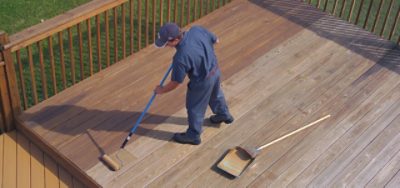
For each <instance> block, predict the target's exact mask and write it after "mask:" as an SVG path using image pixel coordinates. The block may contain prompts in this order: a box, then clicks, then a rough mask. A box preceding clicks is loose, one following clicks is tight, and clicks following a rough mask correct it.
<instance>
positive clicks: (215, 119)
mask: <svg viewBox="0 0 400 188" xmlns="http://www.w3.org/2000/svg"><path fill="white" fill-rule="evenodd" d="M233 120H234V119H233V117H232V116H231V115H229V116H228V117H226V116H222V115H212V116H210V121H211V123H215V124H220V123H222V122H224V123H226V124H231V123H232V122H233Z"/></svg>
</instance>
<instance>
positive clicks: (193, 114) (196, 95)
mask: <svg viewBox="0 0 400 188" xmlns="http://www.w3.org/2000/svg"><path fill="white" fill-rule="evenodd" d="M208 105H210V108H211V110H212V112H213V113H214V114H217V115H223V116H227V117H228V116H230V114H229V110H228V107H227V105H226V101H225V97H224V93H223V92H222V89H221V83H220V72H219V71H216V73H215V74H214V75H212V76H209V77H208V78H206V79H205V80H204V81H201V82H191V81H190V82H189V84H188V89H187V93H186V109H187V113H188V122H189V128H188V129H187V131H186V133H187V134H188V136H190V137H192V138H196V137H200V134H201V132H202V127H203V122H204V115H205V112H206V110H207V106H208Z"/></svg>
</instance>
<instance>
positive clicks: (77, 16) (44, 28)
mask: <svg viewBox="0 0 400 188" xmlns="http://www.w3.org/2000/svg"><path fill="white" fill-rule="evenodd" d="M127 1H128V0H94V1H91V2H89V3H87V4H84V5H82V6H79V7H77V8H75V9H72V10H70V11H68V12H66V13H64V14H61V15H59V16H56V17H54V18H52V19H49V20H47V21H45V22H43V23H40V24H37V25H35V26H32V27H30V28H28V29H26V30H23V31H21V32H19V33H16V34H14V35H12V36H10V43H8V44H6V45H5V46H4V47H5V49H8V48H11V52H15V51H17V50H19V49H21V48H24V47H27V46H28V45H31V44H33V43H35V42H38V41H41V40H43V39H46V38H47V37H49V36H51V35H54V34H56V33H58V32H60V31H63V30H65V29H68V28H69V27H71V26H74V25H76V24H78V23H80V22H82V21H85V20H87V19H89V18H91V17H93V16H96V15H98V14H100V13H102V12H104V11H106V10H109V9H111V8H114V7H117V6H119V5H121V4H123V3H125V2H127Z"/></svg>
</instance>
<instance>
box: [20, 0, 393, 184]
mask: <svg viewBox="0 0 400 188" xmlns="http://www.w3.org/2000/svg"><path fill="white" fill-rule="evenodd" d="M182 2H183V3H180V4H178V3H177V1H172V2H170V1H168V3H171V6H175V7H176V8H175V12H174V14H173V15H169V16H173V17H174V19H175V20H176V21H178V20H179V19H182V17H178V16H180V15H179V14H178V13H183V14H186V13H187V12H188V11H189V9H188V8H190V7H189V6H192V5H196V4H192V3H196V2H197V1H195V2H193V1H192V3H190V5H189V3H187V2H188V1H182ZM335 2H337V1H335ZM141 3H143V4H141ZM204 3H207V4H209V3H210V5H211V7H210V6H209V5H207V6H208V7H205V8H206V10H207V12H209V11H210V10H211V9H212V8H214V7H217V6H219V5H220V3H221V1H218V2H214V4H213V5H212V4H211V1H200V5H203V4H204ZM321 3H324V2H321ZM348 3H350V4H351V2H348ZM139 4H140V5H139V6H142V5H144V6H142V7H143V8H144V9H143V10H144V11H145V12H143V14H147V15H150V14H152V13H153V14H154V13H155V12H158V10H157V8H158V7H149V5H148V3H147V1H146V2H140V1H139ZM204 5H205V4H204ZM204 5H203V6H204ZM325 5H326V2H325V4H321V6H325ZM335 6H336V5H335ZM150 8H151V10H150ZM153 8H154V9H153ZM336 9H337V10H336V11H341V10H339V9H340V7H339V5H337V6H336ZM354 9H357V8H355V7H354V8H353V11H357V10H354ZM136 11H137V12H139V14H138V18H140V16H141V14H142V13H141V9H140V8H139V9H138V10H135V12H136ZM150 11H152V12H150ZM190 11H193V10H190ZM200 14H202V12H201V11H200ZM169 16H167V17H169ZM167 19H169V18H167ZM149 21H150V20H143V24H145V25H143V24H142V26H141V27H143V28H142V29H145V30H147V31H149V33H148V34H147V35H146V36H145V40H143V41H142V42H143V43H149V42H150V41H149V40H151V37H152V36H151V34H154V25H152V27H153V28H149V27H151V26H150V24H151V23H149ZM186 21H187V20H181V21H180V22H181V23H180V24H183V22H186ZM140 22H141V21H139V22H138V24H139V25H140V24H141V23H140ZM178 22H179V21H178ZM194 24H199V25H203V26H205V27H206V28H208V29H209V30H210V31H212V32H213V33H215V34H216V35H217V36H218V38H219V39H220V41H221V42H220V43H219V44H218V45H216V46H215V50H216V54H217V57H218V61H219V67H220V69H221V71H222V77H221V80H222V88H223V90H224V93H225V96H226V99H227V102H228V104H229V107H230V111H231V113H232V114H233V115H234V117H235V122H234V123H233V124H232V125H225V124H221V125H212V124H210V123H209V122H208V120H206V121H205V125H204V131H203V134H202V144H201V145H199V146H191V145H181V144H177V143H175V142H173V141H171V138H172V136H173V133H175V132H182V131H185V130H186V128H187V119H186V109H185V101H184V99H185V90H186V88H185V84H186V83H187V81H186V82H185V83H184V84H182V86H181V87H179V88H178V89H176V90H175V91H173V92H171V93H169V94H165V95H160V96H157V98H156V100H155V101H154V103H153V104H152V107H151V108H150V110H149V111H148V114H147V115H146V116H145V118H144V120H143V122H142V123H141V125H140V127H139V128H138V130H137V132H136V133H135V134H134V136H133V138H132V139H131V141H130V142H129V143H128V145H127V146H126V148H125V150H124V151H123V152H124V156H127V157H124V164H123V166H122V169H120V170H119V171H117V172H112V171H110V170H109V169H107V168H106V167H105V166H104V164H103V163H101V162H100V161H99V160H98V158H99V156H101V155H102V154H104V153H107V154H109V155H111V156H117V155H118V153H119V152H121V151H120V150H119V146H120V144H121V143H122V141H123V138H125V136H126V135H127V133H128V130H129V129H130V128H131V127H132V125H133V123H134V122H135V120H136V119H137V118H138V116H139V115H140V113H141V111H142V110H143V109H144V107H145V105H146V103H147V102H148V99H149V98H150V96H151V93H152V91H153V89H154V87H155V86H156V85H157V84H158V83H159V80H160V79H161V77H162V75H163V74H164V72H165V70H166V69H167V67H168V65H169V63H170V62H171V58H172V56H173V55H174V50H173V49H169V48H165V49H162V50H159V49H155V48H154V47H152V46H150V47H146V48H144V49H142V50H141V51H140V52H138V53H135V54H133V56H128V57H127V58H126V59H123V60H122V61H120V62H119V63H117V64H115V65H113V66H112V67H110V68H109V69H106V70H103V71H101V72H99V73H97V74H95V75H93V76H92V77H90V78H89V79H86V80H84V81H82V82H80V83H79V84H76V85H74V86H72V87H71V88H68V89H66V90H65V91H63V92H61V93H59V94H58V95H56V96H53V97H51V98H50V99H48V100H46V101H45V102H43V103H40V104H38V105H36V106H34V107H32V108H30V109H28V110H27V111H25V113H24V114H22V115H21V116H19V119H20V121H21V122H24V125H25V126H26V129H27V130H31V131H32V132H33V133H34V134H35V135H37V136H40V138H41V139H43V140H45V141H46V143H48V144H49V147H50V146H51V148H52V149H54V150H56V151H57V152H58V153H60V154H62V156H63V158H64V159H65V160H68V161H71V162H73V164H74V165H75V167H79V168H80V170H82V171H84V172H86V175H88V176H90V177H91V178H93V179H94V180H95V181H96V183H98V184H99V185H102V186H105V187H131V186H132V185H134V186H138V187H143V186H148V187H162V186H165V187H204V186H210V187H246V186H249V187H266V186H272V187H287V186H289V187H306V186H324V185H325V186H358V185H362V186H371V187H374V186H375V185H378V186H382V185H386V184H388V185H395V183H397V181H398V170H399V163H398V158H399V150H400V148H399V146H398V144H396V143H398V141H399V139H400V138H399V135H400V134H399V133H400V132H399V130H398V128H399V127H398V126H397V125H398V121H399V114H400V111H399V107H400V76H399V74H400V70H399V68H398V67H399V63H398V62H400V53H399V50H398V49H397V48H395V45H394V44H393V43H390V42H388V41H386V40H384V39H381V38H378V37H377V36H374V35H373V34H371V33H369V32H368V31H365V30H362V29H361V28H358V27H355V26H354V25H352V24H349V23H347V22H346V21H344V20H339V19H336V18H334V17H333V16H330V15H327V14H325V13H322V12H321V11H320V10H318V9H316V8H312V7H311V6H308V5H305V4H302V3H300V2H299V1H294V0H282V1H273V0H250V1H245V0H236V1H233V2H231V3H229V4H227V5H226V6H224V7H222V8H221V9H219V10H217V11H212V12H210V14H209V15H207V16H206V17H204V18H201V19H199V20H197V21H196V22H195V23H194ZM156 26H157V25H156ZM141 27H139V28H138V29H140V28H141ZM189 27H190V26H188V27H186V28H184V29H185V30H186V29H189ZM153 36H154V35H153ZM149 38H150V39H149ZM130 42H131V43H132V41H130ZM138 42H139V43H138V45H140V41H138ZM135 44H136V43H135ZM139 48H140V46H139ZM327 114H331V115H332V117H331V118H330V119H329V120H327V121H325V122H322V123H321V124H320V125H317V126H316V127H314V128H312V129H308V130H306V131H304V132H302V133H299V134H297V135H295V136H293V137H290V138H288V139H285V140H283V141H281V142H279V143H278V144H276V145H274V146H272V147H270V148H268V149H267V150H265V151H263V152H262V153H261V154H260V155H259V156H258V157H257V158H256V160H255V161H254V162H253V163H252V164H251V165H250V166H249V168H248V169H247V170H246V171H245V172H244V173H243V174H242V176H241V177H240V178H237V179H234V180H232V179H229V178H227V177H226V175H225V174H223V173H222V172H221V171H220V170H218V169H217V168H216V167H215V164H216V163H217V162H218V160H219V159H220V157H221V156H223V154H224V152H226V151H227V150H228V149H229V148H233V147H235V146H238V145H240V146H251V147H257V146H260V145H263V144H265V143H268V142H269V141H271V140H274V139H276V138H278V137H280V136H282V135H284V134H286V133H288V132H290V131H293V130H295V129H297V128H299V127H301V125H305V124H307V123H310V122H312V121H315V120H316V119H318V118H319V117H322V116H324V115H327ZM209 115H211V111H207V112H206V117H208V116H209ZM83 153H84V154H85V155H82V154H83ZM58 173H59V176H60V177H59V180H60V184H61V182H64V183H62V186H61V187H63V186H67V185H71V184H72V185H73V186H80V185H79V184H76V183H75V180H74V178H71V176H69V175H68V174H64V172H63V170H60V168H58ZM205 182H207V184H205Z"/></svg>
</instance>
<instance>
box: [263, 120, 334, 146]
mask: <svg viewBox="0 0 400 188" xmlns="http://www.w3.org/2000/svg"><path fill="white" fill-rule="evenodd" d="M329 117H331V115H326V116H325V117H322V118H320V119H319V120H316V121H314V122H312V123H310V124H308V125H306V126H304V127H302V128H300V129H297V130H295V131H293V132H291V133H289V134H287V135H284V136H282V137H280V138H278V139H276V140H274V141H272V142H270V143H268V144H265V145H263V146H261V147H259V148H257V150H262V149H264V148H266V147H268V146H270V145H272V144H275V143H277V142H279V141H281V140H283V139H285V138H287V137H289V136H292V135H294V134H296V133H298V132H300V131H302V130H304V129H307V128H308V127H311V126H313V125H315V124H317V123H319V122H321V121H324V120H325V119H327V118H329Z"/></svg>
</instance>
